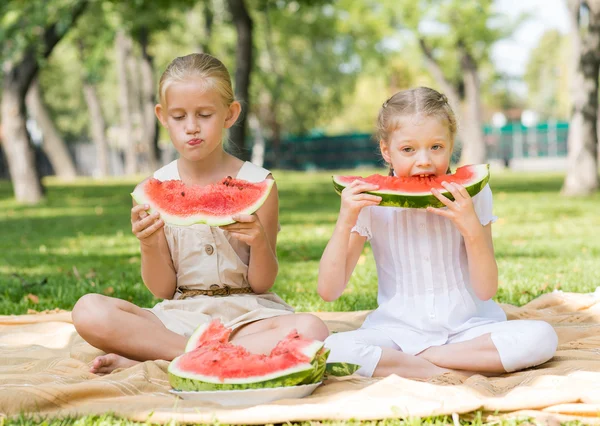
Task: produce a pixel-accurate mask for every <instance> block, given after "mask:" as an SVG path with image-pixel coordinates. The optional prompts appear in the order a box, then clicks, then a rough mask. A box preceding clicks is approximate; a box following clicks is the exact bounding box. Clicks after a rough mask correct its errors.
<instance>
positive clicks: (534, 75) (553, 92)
mask: <svg viewBox="0 0 600 426" xmlns="http://www.w3.org/2000/svg"><path fill="white" fill-rule="evenodd" d="M571 50H572V49H571V40H570V39H569V36H567V35H562V34H561V33H560V32H559V31H557V30H549V31H547V32H546V33H544V35H543V36H542V38H541V39H540V41H539V43H538V45H537V46H536V47H535V48H534V49H533V50H532V51H531V55H530V57H529V61H528V62H527V69H526V71H525V76H524V79H525V82H526V83H527V88H528V103H529V107H530V108H532V109H534V110H535V111H537V112H539V113H540V115H541V116H542V117H543V118H548V117H554V118H560V119H568V118H569V116H570V99H569V98H570V95H569V78H568V77H569V65H570V63H571V60H572V59H571V54H572V51H571Z"/></svg>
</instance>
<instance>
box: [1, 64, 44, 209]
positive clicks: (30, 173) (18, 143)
mask: <svg viewBox="0 0 600 426" xmlns="http://www.w3.org/2000/svg"><path fill="white" fill-rule="evenodd" d="M32 60H33V61H35V60H34V59H32ZM21 64H23V62H21ZM35 67H36V68H37V64H36V65H35ZM21 69H22V68H21ZM11 77H15V79H16V78H17V77H16V76H14V75H10V74H8V73H7V74H6V75H5V76H4V91H3V93H2V148H3V149H4V154H5V156H6V162H7V163H8V171H9V173H10V178H11V180H12V183H13V189H14V193H15V198H16V199H17V201H18V202H20V203H27V204H37V203H38V202H39V201H41V199H42V196H43V189H42V185H41V182H40V178H39V175H38V173H37V169H36V166H35V153H34V150H33V148H32V147H31V142H30V140H29V134H28V133H27V128H26V126H25V123H26V119H25V115H26V114H25V99H24V94H22V95H21V94H20V93H19V92H20V90H19V88H18V87H17V86H18V83H17V82H15V81H14V80H13V78H11Z"/></svg>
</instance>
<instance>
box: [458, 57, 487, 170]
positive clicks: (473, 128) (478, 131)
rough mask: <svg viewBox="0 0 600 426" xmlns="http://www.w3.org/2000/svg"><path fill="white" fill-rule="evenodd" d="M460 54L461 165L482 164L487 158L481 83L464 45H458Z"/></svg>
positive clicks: (475, 66)
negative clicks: (462, 91)
mask: <svg viewBox="0 0 600 426" xmlns="http://www.w3.org/2000/svg"><path fill="white" fill-rule="evenodd" d="M459 52H460V55H461V58H460V65H461V69H462V72H463V81H464V84H465V101H466V102H465V107H464V112H463V121H462V123H461V124H462V127H463V128H464V131H463V132H462V136H463V137H464V139H463V140H462V152H461V154H460V161H459V163H460V164H461V165H465V164H482V163H485V162H486V160H487V155H486V147H485V142H484V138H483V130H482V129H483V123H482V119H481V85H480V82H479V73H478V72H477V64H476V63H475V61H474V60H473V57H472V56H471V54H470V53H469V52H468V51H467V49H466V48H465V47H464V46H459Z"/></svg>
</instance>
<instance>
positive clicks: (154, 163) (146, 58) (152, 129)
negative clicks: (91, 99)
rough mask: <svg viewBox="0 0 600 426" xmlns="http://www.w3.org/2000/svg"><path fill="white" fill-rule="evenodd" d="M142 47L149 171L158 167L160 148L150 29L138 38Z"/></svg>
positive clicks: (144, 124) (143, 121)
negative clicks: (149, 46)
mask: <svg viewBox="0 0 600 426" xmlns="http://www.w3.org/2000/svg"><path fill="white" fill-rule="evenodd" d="M138 42H139V44H140V48H141V50H142V59H141V61H140V71H141V85H140V86H141V87H140V94H141V97H142V115H141V118H142V122H141V126H142V127H141V130H142V132H141V133H142V144H144V146H145V148H146V154H147V160H148V167H149V168H150V170H149V171H152V172H153V171H154V170H157V169H158V164H159V158H158V157H159V150H158V129H157V126H156V124H157V121H156V116H155V115H154V106H155V105H156V99H155V98H154V76H153V72H152V69H153V65H152V62H153V59H154V58H153V57H152V56H150V53H149V52H148V30H147V29H146V28H142V30H141V31H140V35H139V38H138Z"/></svg>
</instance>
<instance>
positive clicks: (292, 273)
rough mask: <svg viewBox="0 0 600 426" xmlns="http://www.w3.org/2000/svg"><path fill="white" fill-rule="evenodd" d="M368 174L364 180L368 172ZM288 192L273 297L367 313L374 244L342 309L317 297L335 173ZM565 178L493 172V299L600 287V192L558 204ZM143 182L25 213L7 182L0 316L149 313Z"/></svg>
mask: <svg viewBox="0 0 600 426" xmlns="http://www.w3.org/2000/svg"><path fill="white" fill-rule="evenodd" d="M365 173H366V172H365ZM275 177H276V178H277V182H278V186H279V193H280V212H281V214H280V221H281V226H282V229H281V232H280V234H279V240H278V247H277V252H278V257H279V262H280V268H279V269H280V273H279V277H278V279H277V283H276V285H275V288H274V290H275V291H276V292H277V293H278V294H279V295H280V296H282V297H283V298H284V299H285V300H286V301H288V302H289V303H290V304H291V305H293V306H295V307H296V308H297V309H298V310H299V311H317V310H322V311H335V310H340V311H348V310H358V309H371V308H374V307H375V304H376V294H377V276H376V271H375V263H374V261H373V258H372V255H371V250H370V248H369V247H368V246H367V247H366V248H365V251H364V255H363V256H362V257H361V258H360V260H359V265H358V266H357V268H356V271H355V273H354V275H353V277H352V280H351V282H350V285H349V286H348V289H347V290H346V291H345V292H344V294H343V296H342V297H341V298H340V299H338V300H337V301H336V302H334V303H326V302H324V301H322V300H320V299H319V297H318V295H317V293H316V290H315V289H316V282H317V270H318V263H319V258H320V256H321V253H322V252H323V249H324V247H325V245H326V243H327V240H328V238H329V236H330V235H331V231H332V229H333V226H334V223H335V220H336V217H337V212H338V209H339V196H338V195H337V194H336V193H335V192H334V191H333V186H332V185H331V173H329V172H318V173H311V174H306V173H296V172H281V171H280V172H276V173H275ZM562 179H563V177H562V176H561V175H559V174H514V173H506V172H501V173H499V172H496V173H493V174H492V179H491V186H492V190H493V191H494V211H495V214H496V215H497V216H498V217H499V220H498V221H497V222H496V223H495V224H494V226H493V228H494V229H493V233H494V244H495V248H496V256H497V260H498V266H499V271H500V290H499V292H498V294H497V296H496V300H498V301H500V302H507V303H512V304H516V305H521V304H524V303H527V302H528V301H529V300H531V299H533V298H535V297H536V296H538V295H540V294H542V293H546V292H550V291H553V290H555V289H560V290H563V291H575V292H588V291H593V290H594V289H595V288H596V286H599V285H600V194H596V195H595V196H593V197H588V198H575V199H571V198H563V197H561V196H559V195H558V191H559V190H560V186H561V184H562ZM134 184H135V181H133V180H131V181H123V180H119V181H117V180H114V181H108V182H105V183H102V184H101V183H97V182H94V181H90V180H80V181H78V182H77V183H75V184H69V185H65V184H62V183H59V182H56V181H54V180H49V181H47V200H46V201H45V202H44V203H43V204H42V205H40V206H36V207H30V206H19V205H17V204H16V203H15V202H14V201H13V200H12V193H11V188H10V186H9V184H8V183H7V182H0V224H1V225H2V234H1V238H0V291H1V294H2V296H3V297H1V298H0V314H24V313H27V311H28V310H29V309H35V310H44V309H53V308H57V307H58V308H62V309H71V308H72V307H73V304H74V303H75V302H76V301H77V299H78V298H79V297H80V296H82V295H83V294H86V293H89V292H98V293H104V294H108V295H111V296H115V297H120V298H123V299H126V300H130V301H132V302H134V303H136V304H140V305H142V306H151V305H152V304H153V303H155V302H156V300H154V299H153V298H152V295H151V294H150V293H149V292H148V291H147V290H146V288H145V287H144V284H143V282H142V280H141V278H140V273H139V268H140V258H139V249H138V242H137V240H136V238H135V237H134V236H133V235H132V234H131V231H130V222H129V209H130V206H131V198H130V195H129V193H130V191H131V190H132V188H133V186H134Z"/></svg>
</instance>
